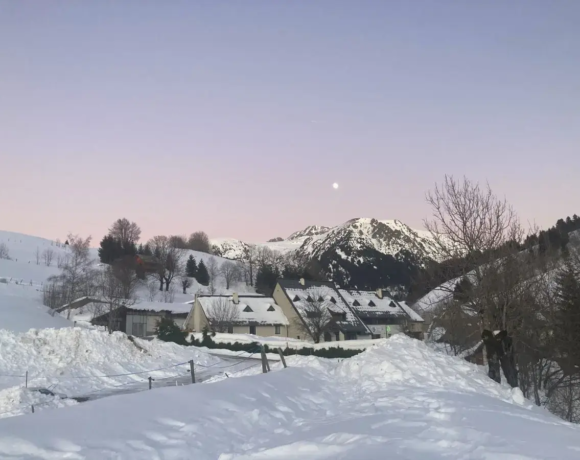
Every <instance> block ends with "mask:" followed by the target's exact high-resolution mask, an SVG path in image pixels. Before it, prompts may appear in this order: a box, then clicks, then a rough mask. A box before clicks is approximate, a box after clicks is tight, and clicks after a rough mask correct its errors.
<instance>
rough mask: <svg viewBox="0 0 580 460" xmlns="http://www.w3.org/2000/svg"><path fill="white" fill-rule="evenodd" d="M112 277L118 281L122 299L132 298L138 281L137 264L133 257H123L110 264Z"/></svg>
mask: <svg viewBox="0 0 580 460" xmlns="http://www.w3.org/2000/svg"><path fill="white" fill-rule="evenodd" d="M111 267H112V269H113V275H115V278H117V280H118V281H119V283H120V285H121V290H122V293H121V294H122V297H123V298H124V299H131V298H133V297H134V294H135V290H136V289H137V286H138V285H139V279H138V278H137V275H136V272H135V270H136V268H137V264H136V262H135V259H134V257H132V256H125V257H123V258H121V259H119V260H117V261H115V262H114V263H113V264H112V266H111Z"/></svg>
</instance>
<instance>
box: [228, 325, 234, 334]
mask: <svg viewBox="0 0 580 460" xmlns="http://www.w3.org/2000/svg"><path fill="white" fill-rule="evenodd" d="M233 333H234V326H228V334H233Z"/></svg>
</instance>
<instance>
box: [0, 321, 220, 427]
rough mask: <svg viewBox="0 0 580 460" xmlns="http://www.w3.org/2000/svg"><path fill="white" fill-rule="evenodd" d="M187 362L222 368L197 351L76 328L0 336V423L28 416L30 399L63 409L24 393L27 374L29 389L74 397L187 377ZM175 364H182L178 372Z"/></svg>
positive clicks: (55, 402)
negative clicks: (38, 389) (19, 416)
mask: <svg viewBox="0 0 580 460" xmlns="http://www.w3.org/2000/svg"><path fill="white" fill-rule="evenodd" d="M191 359H193V361H194V363H195V364H196V365H204V366H208V365H215V364H217V363H219V362H220V359H219V358H216V357H214V356H211V355H209V354H208V353H205V352H202V351H200V350H199V349H197V348H195V347H183V346H180V345H177V344H174V343H168V342H162V341H158V340H153V341H146V340H140V339H134V342H132V341H130V340H129V338H128V337H127V336H126V335H125V334H123V333H120V332H115V333H113V334H109V333H107V332H104V331H100V330H90V329H82V328H78V327H77V328H65V329H40V330H30V331H28V332H26V333H20V334H15V333H13V332H8V331H0V417H6V416H11V415H19V414H22V413H29V412H30V404H31V403H30V401H29V399H30V398H37V399H36V403H37V404H38V403H40V402H48V403H50V402H54V404H52V405H53V406H57V407H58V406H59V404H60V405H62V401H59V400H58V398H53V397H50V396H45V395H39V394H38V393H37V392H32V393H34V394H33V395H31V394H30V393H31V391H27V390H26V389H24V386H25V375H26V372H28V387H29V389H32V388H35V387H36V388H49V389H51V391H53V392H54V393H57V394H59V393H60V394H64V395H66V396H69V397H71V396H73V397H74V396H86V395H88V394H93V393H95V392H100V391H103V390H110V389H116V388H118V387H120V386H126V385H132V384H142V385H143V387H145V385H146V384H147V383H146V382H147V378H148V377H149V376H151V377H153V378H155V379H162V378H169V377H179V376H183V375H187V374H189V365H188V364H187V362H188V361H189V360H191ZM179 363H185V364H183V365H178V366H176V364H179ZM154 369H161V370H158V371H152V370H154ZM119 374H121V375H119ZM122 374H133V375H122ZM107 376H108V377H107ZM38 398H40V399H38ZM53 400H54V401H53ZM69 403H70V401H67V402H66V404H69ZM49 405H51V404H49Z"/></svg>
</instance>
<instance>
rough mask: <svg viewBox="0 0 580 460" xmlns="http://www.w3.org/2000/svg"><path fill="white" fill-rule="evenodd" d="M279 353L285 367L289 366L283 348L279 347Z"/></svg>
mask: <svg viewBox="0 0 580 460" xmlns="http://www.w3.org/2000/svg"><path fill="white" fill-rule="evenodd" d="M278 354H279V355H280V361H282V364H283V365H284V369H286V368H287V367H288V366H286V360H285V359H284V353H282V349H281V348H278Z"/></svg>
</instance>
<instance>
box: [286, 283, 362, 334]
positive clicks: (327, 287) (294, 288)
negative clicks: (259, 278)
mask: <svg viewBox="0 0 580 460" xmlns="http://www.w3.org/2000/svg"><path fill="white" fill-rule="evenodd" d="M278 284H279V285H280V287H282V288H283V289H284V290H285V291H286V294H287V295H288V298H289V299H290V301H291V302H292V304H293V305H294V308H296V310H297V311H298V312H299V313H300V315H301V316H303V317H304V316H305V315H306V313H305V312H306V310H307V309H308V305H309V302H312V301H316V302H321V304H320V305H321V306H322V307H324V308H327V309H328V311H330V312H331V313H335V314H339V315H344V317H345V320H342V321H341V320H338V321H335V322H336V324H337V326H338V327H339V328H340V329H342V330H343V331H344V332H359V333H364V334H370V332H369V330H368V328H367V327H366V325H365V324H364V323H363V322H362V321H361V320H360V318H359V317H358V316H357V315H356V313H355V312H354V311H353V310H352V309H351V308H350V306H349V305H348V304H347V303H346V301H345V300H344V299H343V298H342V296H341V294H340V292H339V291H338V289H336V288H335V287H334V286H333V285H332V284H331V283H323V282H313V281H305V282H304V284H301V283H300V282H298V281H295V280H284V279H282V280H279V281H278Z"/></svg>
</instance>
